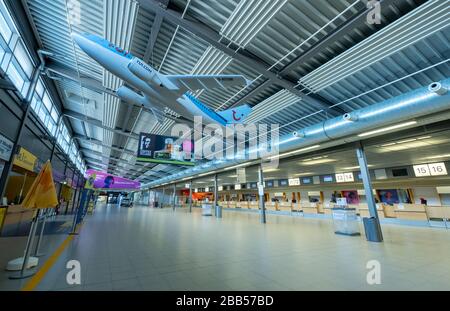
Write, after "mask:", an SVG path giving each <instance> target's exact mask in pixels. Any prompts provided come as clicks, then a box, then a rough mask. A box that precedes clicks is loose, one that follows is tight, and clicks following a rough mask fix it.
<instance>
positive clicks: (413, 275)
mask: <svg viewBox="0 0 450 311" xmlns="http://www.w3.org/2000/svg"><path fill="white" fill-rule="evenodd" d="M267 220H268V223H267V224H266V225H262V224H260V223H259V215H257V214H253V213H242V212H233V211H225V212H224V213H223V219H216V218H215V217H205V216H202V215H201V211H200V210H198V209H195V210H194V211H193V213H192V214H189V213H188V212H187V211H186V210H183V209H177V210H176V211H175V212H174V211H173V210H172V209H169V208H167V209H151V208H147V207H139V206H135V207H133V208H118V207H116V206H101V207H99V208H97V209H96V211H95V213H94V215H92V216H88V217H87V219H86V222H85V224H84V225H83V227H82V229H81V232H80V235H79V236H77V237H76V238H75V239H74V240H73V241H72V242H71V244H70V245H69V246H68V248H67V249H66V250H65V251H64V252H63V254H62V255H61V256H60V257H59V259H58V260H57V262H56V264H55V265H54V266H53V267H52V268H51V269H50V271H49V272H48V273H47V274H46V276H45V277H44V278H43V280H42V281H41V282H40V284H39V285H38V286H37V288H36V289H37V290H450V268H449V267H450V265H449V264H450V247H448V245H449V242H450V231H449V230H445V229H439V228H420V227H419V228H418V227H406V226H398V225H384V226H383V231H384V237H385V242H384V243H380V244H378V243H369V242H367V241H366V240H365V238H364V236H363V235H362V236H360V237H349V236H340V235H335V234H334V232H333V226H332V222H331V220H329V219H304V218H302V217H290V216H278V215H268V217H267ZM361 229H362V228H361ZM69 260H78V261H79V262H80V263H81V285H69V284H67V281H66V274H67V272H68V271H69V270H68V269H67V268H66V263H67V261H69ZM370 260H377V261H378V262H379V263H380V269H381V270H380V272H381V274H380V277H381V284H375V285H369V284H368V283H367V280H366V279H367V273H368V272H369V269H367V267H366V265H367V262H368V261H370Z"/></svg>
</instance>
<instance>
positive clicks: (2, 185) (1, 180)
mask: <svg viewBox="0 0 450 311" xmlns="http://www.w3.org/2000/svg"><path fill="white" fill-rule="evenodd" d="M43 69H44V64H41V65H40V66H39V67H38V68H37V69H36V70H35V72H34V75H33V79H32V81H31V83H30V88H29V89H28V92H27V95H26V97H25V100H24V101H23V102H22V106H23V107H24V109H23V115H22V118H21V119H20V125H19V130H18V131H17V135H16V139H15V140H14V145H13V148H12V151H11V156H10V157H9V161H7V162H5V166H4V167H3V171H2V174H1V177H0V198H3V195H4V193H5V189H6V182H7V181H8V176H9V174H10V173H11V169H12V166H13V164H12V163H13V160H14V156H15V154H16V153H17V149H18V147H19V146H20V141H21V140H22V134H23V130H24V128H25V124H26V122H27V120H28V115H29V113H30V111H31V105H30V103H31V99H32V97H33V92H34V89H35V87H36V84H37V81H38V80H39V76H40V74H41V72H42V70H43Z"/></svg>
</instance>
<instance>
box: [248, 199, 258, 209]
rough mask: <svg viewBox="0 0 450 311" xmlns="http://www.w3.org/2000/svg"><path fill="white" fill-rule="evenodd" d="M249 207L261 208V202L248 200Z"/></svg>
mask: <svg viewBox="0 0 450 311" xmlns="http://www.w3.org/2000/svg"><path fill="white" fill-rule="evenodd" d="M248 208H249V209H259V202H258V201H250V202H248Z"/></svg>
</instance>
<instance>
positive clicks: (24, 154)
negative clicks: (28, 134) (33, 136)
mask: <svg viewBox="0 0 450 311" xmlns="http://www.w3.org/2000/svg"><path fill="white" fill-rule="evenodd" d="M36 160H37V157H36V156H35V155H34V154H32V153H31V152H29V151H28V150H26V149H25V148H23V147H20V149H19V153H18V154H16V156H15V157H14V161H13V164H14V165H17V166H20V167H21V168H24V169H26V170H29V171H33V170H34V165H35V164H36Z"/></svg>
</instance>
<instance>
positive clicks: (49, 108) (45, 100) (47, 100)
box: [42, 92, 52, 111]
mask: <svg viewBox="0 0 450 311" xmlns="http://www.w3.org/2000/svg"><path fill="white" fill-rule="evenodd" d="M42 102H43V103H44V106H45V108H47V111H52V102H51V101H50V97H49V96H48V94H47V92H45V93H44V97H43V98H42Z"/></svg>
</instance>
